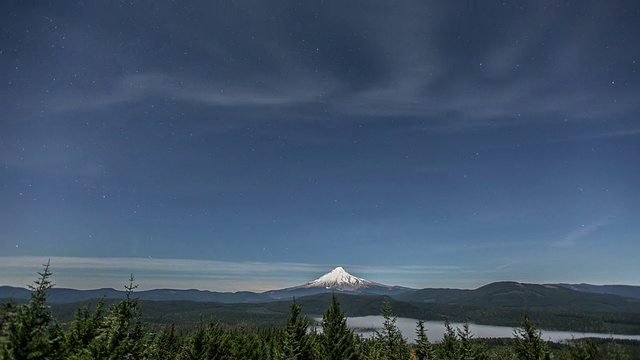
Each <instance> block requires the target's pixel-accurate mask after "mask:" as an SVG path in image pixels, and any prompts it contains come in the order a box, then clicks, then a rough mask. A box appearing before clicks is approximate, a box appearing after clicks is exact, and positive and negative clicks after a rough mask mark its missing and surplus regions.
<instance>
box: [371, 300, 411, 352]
mask: <svg viewBox="0 0 640 360" xmlns="http://www.w3.org/2000/svg"><path fill="white" fill-rule="evenodd" d="M382 316H383V317H384V323H383V324H382V331H381V332H376V340H377V341H379V342H380V344H381V346H382V355H383V358H384V359H390V360H405V359H409V358H410V357H411V351H410V350H409V345H408V344H407V339H406V338H404V337H403V336H402V332H400V329H398V326H396V317H395V316H393V312H392V310H391V304H390V303H389V301H388V300H387V301H385V302H384V305H383V306H382Z"/></svg>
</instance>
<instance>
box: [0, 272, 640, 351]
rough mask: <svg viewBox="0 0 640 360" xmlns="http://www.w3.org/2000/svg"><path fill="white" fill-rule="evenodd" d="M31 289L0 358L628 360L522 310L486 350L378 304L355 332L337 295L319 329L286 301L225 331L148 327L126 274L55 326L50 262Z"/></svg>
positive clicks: (464, 332) (2, 319) (0, 330)
mask: <svg viewBox="0 0 640 360" xmlns="http://www.w3.org/2000/svg"><path fill="white" fill-rule="evenodd" d="M38 274H39V277H38V279H37V280H36V281H34V284H33V285H31V286H30V289H31V290H32V294H31V299H30V301H29V302H28V303H25V304H15V303H13V302H10V301H9V302H6V303H5V304H3V306H2V309H1V310H0V359H7V360H9V359H11V360H13V359H16V360H18V359H20V360H21V359H75V360H80V359H118V360H120V359H189V360H190V359H194V360H195V359H234V360H235V359H259V360H271V359H273V360H276V359H277V360H365V359H376V360H377V359H379V360H409V359H416V360H435V359H438V360H458V359H461V360H475V359H478V360H483V359H507V360H509V359H513V360H516V359H522V360H546V359H560V360H565V359H566V360H573V359H585V360H586V359H613V360H615V359H630V357H629V356H628V355H627V354H626V353H625V352H624V350H623V348H622V347H620V346H619V345H618V344H617V343H615V342H611V343H609V344H607V347H605V348H602V347H598V346H596V345H595V344H594V343H593V342H590V341H588V340H584V341H573V342H570V343H569V345H567V346H565V347H564V348H562V349H561V350H560V351H557V350H556V351H552V349H551V346H550V343H549V342H547V341H544V340H543V339H542V336H541V333H540V331H539V330H538V329H537V328H536V327H535V326H534V325H533V324H532V322H531V321H530V319H529V317H528V316H527V315H526V314H524V316H523V320H522V323H521V326H520V327H519V328H516V329H514V334H513V335H514V336H513V341H511V342H510V343H509V345H507V346H501V347H497V348H493V349H488V347H487V346H486V344H485V343H484V342H483V341H481V340H479V339H475V338H474V336H473V334H472V333H471V332H470V330H469V326H468V324H464V325H463V326H462V328H453V327H452V326H451V325H450V324H449V323H448V322H446V323H445V329H446V331H445V334H444V337H443V339H442V340H441V341H439V342H432V341H431V340H429V338H428V336H427V330H426V328H425V327H424V322H423V321H418V322H417V323H416V341H415V342H414V343H409V342H408V341H407V339H406V338H405V337H404V336H403V334H402V333H401V331H400V329H399V328H398V326H397V325H396V317H395V316H394V315H393V312H392V309H391V305H390V303H389V302H385V304H384V306H383V308H382V310H381V313H382V316H383V318H384V321H383V324H382V327H381V329H380V330H376V331H375V333H374V335H373V336H372V337H368V338H365V337H362V336H361V335H358V334H356V333H355V332H354V331H353V330H352V329H350V328H349V327H348V326H347V319H346V317H345V315H344V313H343V312H342V310H341V309H340V303H339V301H338V298H337V297H336V296H335V294H334V296H333V298H332V301H331V303H330V305H329V307H328V308H327V310H326V311H325V312H324V314H323V317H322V323H321V328H322V330H321V331H319V330H317V329H315V328H311V327H310V320H309V318H307V317H306V316H304V315H302V313H301V311H302V309H301V308H300V306H299V305H298V303H297V302H296V300H295V298H294V299H293V301H292V303H291V306H290V315H289V318H288V320H287V323H286V326H285V327H284V328H270V329H262V328H255V327H251V326H240V327H234V328H228V327H225V326H223V325H222V324H221V323H220V322H216V321H214V320H213V319H210V320H207V321H205V320H204V319H203V318H201V319H200V321H199V323H198V324H197V326H196V327H195V329H194V330H190V331H182V330H179V329H177V328H176V326H174V325H172V326H168V327H162V328H159V327H157V326H156V327H153V326H150V325H148V324H144V323H143V322H142V321H141V307H140V304H139V303H138V300H137V299H135V298H133V292H134V290H135V288H136V287H137V285H134V281H135V279H134V277H133V275H132V276H131V278H130V281H129V285H127V286H125V288H126V289H127V296H126V299H124V300H122V301H118V302H116V303H114V304H112V305H111V306H108V307H107V306H106V305H105V301H104V299H103V300H101V301H100V302H98V303H97V304H95V305H91V304H88V305H86V306H84V307H81V308H79V309H77V311H76V314H75V318H74V320H73V321H72V322H71V323H70V324H67V325H66V326H62V325H61V324H59V323H58V321H57V320H56V319H55V317H54V316H53V315H52V314H51V311H50V309H49V306H48V305H47V304H46V299H47V290H48V289H50V288H51V287H53V283H52V282H51V280H50V277H51V275H52V274H51V272H50V270H49V264H48V263H47V264H45V265H44V271H43V272H40V273H38Z"/></svg>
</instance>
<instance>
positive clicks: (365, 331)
mask: <svg viewBox="0 0 640 360" xmlns="http://www.w3.org/2000/svg"><path fill="white" fill-rule="evenodd" d="M319 320H320V321H322V319H321V318H320V319H319ZM417 321H418V320H416V319H408V318H397V320H396V325H397V326H398V328H399V329H400V331H402V334H403V335H404V336H405V337H406V338H407V339H408V340H409V341H410V342H413V341H414V340H415V338H416V334H415V332H416V323H417ZM383 322H384V318H383V317H382V316H380V315H372V316H363V317H352V318H347V325H348V326H349V327H351V328H353V329H355V330H356V332H357V333H358V334H362V335H364V336H371V335H372V334H373V330H374V329H380V328H382V324H383ZM424 324H425V329H427V336H428V337H429V340H430V341H433V342H438V341H440V340H442V336H443V335H444V333H445V328H444V323H443V322H439V321H426V322H425V323H424ZM462 325H463V324H461V323H451V326H452V327H453V328H454V329H455V328H456V327H458V328H462ZM319 329H320V330H321V329H322V327H319ZM469 329H470V330H471V333H472V334H473V336H474V337H476V338H505V337H513V328H511V327H508V326H492V325H476V324H469ZM541 331H542V338H543V339H545V340H551V341H555V342H560V341H563V340H568V339H572V338H576V339H578V338H584V337H593V338H614V339H625V340H639V341H640V335H618V334H599V333H581V332H571V331H553V330H544V329H541Z"/></svg>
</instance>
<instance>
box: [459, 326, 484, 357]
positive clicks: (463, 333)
mask: <svg viewBox="0 0 640 360" xmlns="http://www.w3.org/2000/svg"><path fill="white" fill-rule="evenodd" d="M456 332H457V335H458V358H459V359H461V360H483V359H486V358H487V354H486V349H485V348H484V346H482V345H481V344H478V343H477V342H476V341H474V340H473V334H471V331H470V330H469V324H467V323H464V324H463V325H462V329H460V328H458V329H456Z"/></svg>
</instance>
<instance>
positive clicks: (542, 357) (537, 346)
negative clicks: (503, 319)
mask: <svg viewBox="0 0 640 360" xmlns="http://www.w3.org/2000/svg"><path fill="white" fill-rule="evenodd" d="M513 335H514V337H515V339H516V343H515V345H514V347H515V352H516V356H517V358H518V359H520V360H548V359H550V358H551V354H550V352H549V346H548V345H547V343H546V342H545V341H544V340H542V333H541V332H540V330H538V329H537V328H536V327H535V326H534V325H533V324H532V323H531V321H530V320H529V315H528V314H527V313H524V315H523V319H522V322H521V324H520V327H519V328H517V329H515V330H514V331H513Z"/></svg>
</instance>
